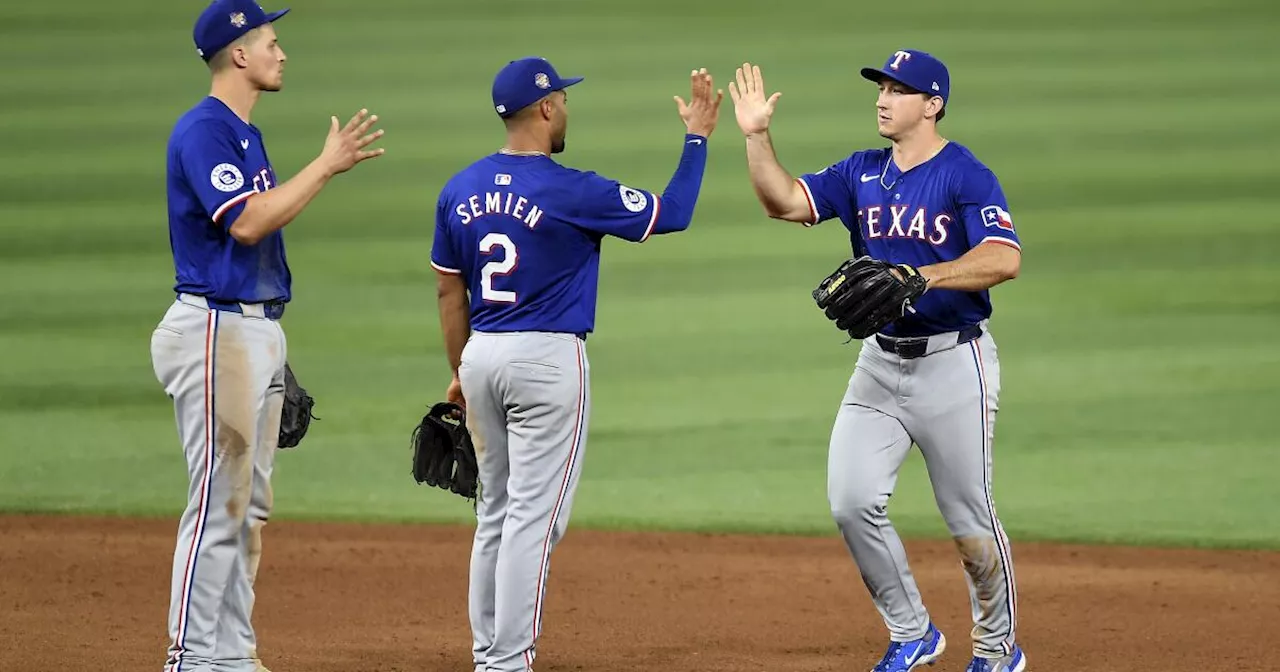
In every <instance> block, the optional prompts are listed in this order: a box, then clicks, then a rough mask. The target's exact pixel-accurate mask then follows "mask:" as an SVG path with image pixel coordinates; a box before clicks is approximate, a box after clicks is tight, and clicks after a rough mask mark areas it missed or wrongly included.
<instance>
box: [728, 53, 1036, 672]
mask: <svg viewBox="0 0 1280 672" xmlns="http://www.w3.org/2000/svg"><path fill="white" fill-rule="evenodd" d="M862 76H863V77H865V78H867V79H869V80H871V81H873V82H876V83H877V84H878V86H879V96H878V98H877V99H876V113H877V117H876V121H877V126H878V129H879V132H880V135H881V136H882V137H884V138H887V139H888V140H889V141H890V146H888V147H885V148H881V149H868V150H863V151H858V152H855V153H853V154H852V155H851V156H849V157H848V158H845V159H842V160H840V161H838V162H836V163H834V164H833V165H830V166H827V167H826V168H823V169H822V170H819V171H817V172H814V173H806V174H804V175H802V176H800V178H799V179H794V178H792V176H791V175H789V174H788V173H787V171H786V170H785V169H783V167H782V166H781V165H780V164H779V163H778V159H777V157H776V156H775V154H774V150H773V146H772V140H771V138H770V135H769V120H770V118H771V117H772V115H773V112H774V109H775V106H776V104H777V100H778V97H779V96H780V95H781V94H780V93H774V94H773V95H771V96H768V97H766V95H765V88H764V80H763V78H762V77H761V74H760V68H759V67H756V66H752V65H751V64H750V63H746V64H743V66H742V67H741V68H739V69H738V71H737V78H736V79H737V81H736V82H731V83H730V84H729V94H730V96H731V97H732V99H733V103H734V106H735V112H736V116H737V119H738V124H739V126H740V127H741V129H742V132H743V133H744V134H745V135H746V145H747V163H748V167H749V171H750V174H751V183H752V185H753V186H754V187H755V191H756V194H757V197H758V198H759V200H760V202H761V204H762V205H763V206H764V210H765V212H766V213H767V214H768V215H769V216H770V217H772V218H775V219H783V220H789V221H793V222H800V223H803V224H804V225H806V226H812V225H814V224H817V223H819V222H822V221H826V220H828V219H832V218H835V217H839V218H840V220H841V221H842V222H844V225H845V227H846V228H847V229H848V230H849V232H850V241H851V243H852V246H853V252H854V255H855V256H862V255H869V256H871V257H872V258H874V259H879V260H882V261H885V262H889V263H893V264H901V265H902V267H901V268H902V270H903V272H904V273H907V274H911V273H918V274H919V275H920V276H922V277H923V278H924V280H925V281H926V283H927V284H926V285H925V293H924V294H923V295H922V296H921V297H920V298H919V299H918V301H917V302H916V303H915V305H914V312H908V313H907V314H906V315H905V316H903V317H901V318H899V319H897V320H895V321H894V322H891V323H890V324H889V326H887V327H885V328H884V329H883V330H882V331H881V332H880V333H878V334H875V335H874V338H867V339H865V340H864V341H863V343H862V348H861V352H860V353H859V355H858V360H857V364H856V366H855V368H854V371H853V374H852V376H851V377H850V380H849V386H848V389H847V391H846V392H845V395H844V399H843V401H842V402H841V404H840V407H839V412H838V413H837V415H836V420H835V425H834V427H833V428H832V430H831V444H830V449H829V458H828V478H827V495H828V499H829V501H830V504H831V512H832V515H833V517H834V518H835V521H836V523H837V525H838V527H839V529H840V532H841V534H842V535H843V537H844V541H845V544H846V545H847V546H848V548H849V552H850V553H851V554H852V556H853V559H854V561H855V562H856V563H857V566H858V569H859V570H860V572H861V574H862V578H863V580H864V581H865V582H866V586H867V588H868V590H869V591H870V594H871V599H872V601H873V602H874V603H875V606H876V608H877V609H878V610H879V612H880V615H881V616H882V617H883V619H884V622H885V625H886V626H887V627H888V630H889V633H890V640H891V643H890V645H889V647H888V650H887V651H886V652H885V654H884V657H883V659H882V660H881V661H880V662H879V663H878V664H876V666H875V668H874V670H873V672H905V671H906V670H912V669H915V668H917V667H920V666H922V665H925V664H932V663H933V662H935V661H936V660H937V659H938V657H939V656H940V655H941V654H942V652H943V649H944V648H945V647H946V639H945V638H944V637H943V635H942V633H941V632H939V631H938V629H937V628H936V627H934V625H933V623H932V622H931V619H930V617H929V613H928V612H927V611H926V610H925V607H924V604H923V602H922V600H921V596H920V592H919V590H918V589H917V587H916V583H915V580H914V579H913V578H912V575H911V570H910V569H909V568H908V566H907V559H906V557H905V554H904V552H903V547H902V542H901V540H900V539H899V538H898V535H897V533H896V532H895V531H894V528H893V525H892V524H891V523H890V522H889V519H888V517H887V516H886V507H887V505H888V502H889V497H890V495H891V494H892V492H893V489H894V483H895V481H896V478H897V474H898V468H899V467H900V466H901V465H902V462H903V460H904V459H905V458H906V455H907V451H908V450H910V448H911V445H912V443H913V442H914V443H915V444H916V445H918V446H920V450H921V453H922V454H923V455H924V458H925V463H926V465H927V468H928V471H929V478H930V480H931V481H932V483H933V490H934V495H935V498H936V500H937V503H938V508H939V510H940V511H941V512H942V515H943V518H944V519H945V520H946V523H947V527H948V529H949V530H950V532H951V535H952V536H953V537H954V539H955V543H956V547H957V548H958V549H959V552H960V558H961V561H962V565H963V567H964V569H965V572H966V575H967V579H968V583H969V594H970V597H971V602H972V609H973V619H974V627H973V631H972V638H973V655H974V657H973V660H972V661H971V662H970V663H969V667H968V672H1023V670H1025V669H1026V665H1027V659H1026V656H1025V655H1024V654H1023V652H1022V649H1021V648H1020V647H1019V646H1018V644H1017V642H1016V640H1015V638H1014V634H1015V623H1016V617H1017V601H1016V592H1015V588H1014V576H1013V565H1012V555H1011V553H1010V549H1009V540H1008V538H1007V537H1006V536H1005V533H1004V530H1003V528H1002V527H1001V525H1000V520H999V519H998V518H997V517H996V509H995V504H994V503H993V501H992V495H991V465H992V436H993V427H994V424H995V416H996V409H997V399H998V397H999V394H1000V363H999V360H998V359H997V356H996V345H995V341H994V340H993V339H992V336H991V333H990V332H989V331H988V329H987V325H988V320H989V318H990V316H991V300H990V297H989V295H988V290H989V289H990V288H991V287H993V286H995V285H997V284H999V283H1001V282H1004V281H1006V280H1009V279H1012V278H1014V277H1016V276H1017V275H1018V271H1019V266H1020V260H1021V243H1020V242H1019V240H1018V235H1017V233H1016V232H1015V230H1014V226H1013V220H1012V218H1011V217H1010V215H1009V205H1008V203H1007V202H1006V200H1005V196H1004V193H1003V191H1002V189H1001V187H1000V183H999V181H998V180H997V179H996V176H995V175H994V174H993V173H992V172H991V170H990V169H988V168H987V167H986V166H985V165H983V164H982V162H981V161H979V160H978V159H977V158H976V157H975V156H974V155H973V153H972V152H971V151H970V150H969V149H967V148H966V147H964V146H963V145H960V144H958V143H956V142H951V141H949V140H947V139H945V138H943V137H941V136H940V135H939V134H938V129H937V124H938V121H939V120H941V119H942V118H943V115H944V114H945V113H946V106H947V100H948V96H949V94H950V88H951V87H950V76H949V74H948V70H947V68H946V66H945V65H943V63H942V62H941V61H939V60H938V59H937V58H935V57H933V56H932V55H930V54H928V53H925V52H922V51H916V50H911V49H904V50H900V51H896V52H894V53H893V54H891V55H890V56H889V58H888V60H886V61H885V64H884V67H882V68H863V69H862Z"/></svg>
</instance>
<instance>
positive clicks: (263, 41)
mask: <svg viewBox="0 0 1280 672" xmlns="http://www.w3.org/2000/svg"><path fill="white" fill-rule="evenodd" d="M258 30H260V31H262V33H261V34H260V35H258V36H257V39H254V40H253V41H251V42H250V43H249V45H248V49H247V50H246V54H245V56H246V58H247V60H248V66H247V68H246V69H247V71H248V72H247V74H248V75H249V79H250V81H252V82H253V83H254V84H256V85H257V86H258V89H260V90H262V91H279V90H280V88H281V87H283V86H284V62H285V55H284V50H283V49H281V48H280V43H279V41H278V40H277V39H276V31H275V28H273V27H272V26H271V24H267V25H265V26H262V27H261V28H258Z"/></svg>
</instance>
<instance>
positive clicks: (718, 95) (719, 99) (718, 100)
mask: <svg viewBox="0 0 1280 672" xmlns="http://www.w3.org/2000/svg"><path fill="white" fill-rule="evenodd" d="M723 101H724V89H716V103H715V105H716V106H715V108H714V109H715V111H716V113H717V114H719V113H720V103H721V102H723Z"/></svg>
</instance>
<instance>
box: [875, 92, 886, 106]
mask: <svg viewBox="0 0 1280 672" xmlns="http://www.w3.org/2000/svg"><path fill="white" fill-rule="evenodd" d="M876 109H877V110H887V109H889V101H888V96H886V95H885V92H884V91H881V92H880V95H878V96H876Z"/></svg>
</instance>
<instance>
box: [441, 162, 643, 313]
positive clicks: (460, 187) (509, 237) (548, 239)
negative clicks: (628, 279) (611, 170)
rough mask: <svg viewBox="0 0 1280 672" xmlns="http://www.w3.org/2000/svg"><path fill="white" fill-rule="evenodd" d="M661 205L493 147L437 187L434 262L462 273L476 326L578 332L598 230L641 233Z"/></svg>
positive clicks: (639, 237)
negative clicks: (439, 190)
mask: <svg viewBox="0 0 1280 672" xmlns="http://www.w3.org/2000/svg"><path fill="white" fill-rule="evenodd" d="M659 208H660V204H659V202H658V198H657V197H656V196H655V195H654V194H652V193H649V192H643V191H639V190H636V189H631V188H630V187H627V186H625V185H622V184H619V183H618V182H616V181H614V180H609V179H607V178H604V177H602V176H600V175H597V174H595V173H590V172H581V171H577V170H573V169H570V168H566V167H564V166H561V165H560V164H558V163H556V162H555V161H553V160H551V159H550V158H549V157H547V156H545V155H542V154H536V155H513V154H502V153H498V154H493V155H490V156H487V157H485V158H483V159H481V160H479V161H477V162H475V163H473V164H471V165H470V166H468V167H467V168H466V169H464V170H462V171H461V172H459V173H458V174H457V175H455V176H454V177H453V178H452V179H451V180H450V181H449V182H448V184H446V185H445V187H444V189H443V190H442V191H441V193H440V198H439V201H438V202H437V204H436V231H435V239H434V240H433V241H432V248H431V265H432V266H433V267H434V268H435V269H436V270H437V271H439V272H441V273H448V274H460V275H461V276H462V277H463V279H464V280H465V281H466V284H467V288H468V290H469V291H470V294H471V328H472V329H473V330H475V331H485V332H513V331H547V332H557V333H570V334H579V335H585V334H587V333H589V332H591V331H593V330H594V329H595V309H596V288H597V282H598V279H599V270H600V243H601V240H602V239H603V237H604V236H606V235H614V236H617V237H619V238H623V239H626V240H630V241H634V242H642V241H644V240H645V239H646V238H648V237H649V235H650V234H651V233H652V232H653V225H654V222H655V221H656V220H657V218H658V211H659Z"/></svg>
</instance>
